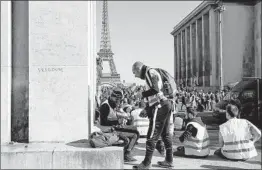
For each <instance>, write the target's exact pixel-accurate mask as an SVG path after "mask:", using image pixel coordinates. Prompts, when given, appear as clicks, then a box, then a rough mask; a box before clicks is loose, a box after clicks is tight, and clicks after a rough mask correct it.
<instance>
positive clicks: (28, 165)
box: [1, 142, 124, 169]
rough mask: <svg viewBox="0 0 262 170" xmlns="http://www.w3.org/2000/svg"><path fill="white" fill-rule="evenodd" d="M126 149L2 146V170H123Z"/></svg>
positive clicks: (76, 145)
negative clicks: (124, 150)
mask: <svg viewBox="0 0 262 170" xmlns="http://www.w3.org/2000/svg"><path fill="white" fill-rule="evenodd" d="M123 159H124V158H123V148H122V147H106V148H91V147H90V146H89V144H88V143H86V142H73V143H69V144H64V143H30V144H23V143H15V144H6V145H1V169H123V162H124V161H123Z"/></svg>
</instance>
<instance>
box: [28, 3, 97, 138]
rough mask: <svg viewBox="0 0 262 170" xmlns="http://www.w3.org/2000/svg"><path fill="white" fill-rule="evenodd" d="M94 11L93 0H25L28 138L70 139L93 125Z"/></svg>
mask: <svg viewBox="0 0 262 170" xmlns="http://www.w3.org/2000/svg"><path fill="white" fill-rule="evenodd" d="M94 13H95V2H94V1H90V2H89V1H76V2H75V1H63V2H62V1H54V2H52V3H49V2H47V1H46V2H45V1H29V31H30V32H29V68H30V71H29V78H30V79H29V82H30V84H29V98H30V100H29V106H30V107H29V108H30V111H29V141H30V142H40V141H45V142H71V141H75V140H79V139H85V138H87V137H88V135H89V134H90V132H91V131H92V123H93V122H92V116H93V113H94V110H93V109H94V106H93V104H94V103H93V101H94V99H95V96H94V93H95V90H94V87H92V86H93V85H94V83H95V82H93V81H95V77H94V76H92V75H94V74H95V67H94V64H95V62H94V61H95V56H96V55H95V44H94V43H95V36H96V35H95V17H94V16H93V15H94ZM54 32H55V34H53V33H54Z"/></svg>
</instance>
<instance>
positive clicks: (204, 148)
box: [184, 122, 210, 156]
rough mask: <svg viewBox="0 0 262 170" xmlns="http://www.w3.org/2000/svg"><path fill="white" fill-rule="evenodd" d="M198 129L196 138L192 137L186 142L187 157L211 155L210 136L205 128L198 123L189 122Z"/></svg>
mask: <svg viewBox="0 0 262 170" xmlns="http://www.w3.org/2000/svg"><path fill="white" fill-rule="evenodd" d="M189 124H192V125H193V126H194V127H195V128H196V129H197V135H196V137H193V136H191V137H190V138H189V139H188V140H186V141H185V142H184V147H185V155H194V156H207V155H209V153H210V149H209V136H208V133H207V130H206V128H205V127H203V126H201V125H200V124H199V123H196V122H189V123H188V124H187V126H188V125H189Z"/></svg>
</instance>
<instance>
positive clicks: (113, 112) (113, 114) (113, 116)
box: [103, 100, 118, 121]
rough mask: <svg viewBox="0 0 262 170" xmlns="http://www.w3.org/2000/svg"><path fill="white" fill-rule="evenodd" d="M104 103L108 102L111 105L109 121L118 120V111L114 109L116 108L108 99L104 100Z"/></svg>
mask: <svg viewBox="0 0 262 170" xmlns="http://www.w3.org/2000/svg"><path fill="white" fill-rule="evenodd" d="M103 104H107V105H108V107H109V114H108V116H107V119H108V120H109V121H116V120H118V118H117V115H116V112H115V111H114V109H113V108H112V107H111V106H110V104H109V103H108V100H106V101H104V102H103Z"/></svg>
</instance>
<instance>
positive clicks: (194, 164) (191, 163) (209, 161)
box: [124, 112, 261, 169]
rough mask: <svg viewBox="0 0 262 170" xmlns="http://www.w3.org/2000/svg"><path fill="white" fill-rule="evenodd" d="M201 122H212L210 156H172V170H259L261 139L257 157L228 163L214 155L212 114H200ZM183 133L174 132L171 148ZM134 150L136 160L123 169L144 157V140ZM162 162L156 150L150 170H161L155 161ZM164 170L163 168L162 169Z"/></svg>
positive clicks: (215, 127) (215, 136)
mask: <svg viewBox="0 0 262 170" xmlns="http://www.w3.org/2000/svg"><path fill="white" fill-rule="evenodd" d="M200 115H201V117H202V118H203V121H204V122H205V123H206V121H209V122H212V123H211V124H208V123H207V125H208V126H207V127H208V134H209V137H210V149H211V152H210V156H209V157H207V158H205V159H193V158H183V157H177V156H174V165H175V166H174V168H173V169H261V139H260V140H259V142H257V143H256V149H257V152H258V156H256V157H255V158H252V159H250V160H248V161H246V162H240V161H229V160H225V159H222V158H220V157H218V156H216V155H214V151H215V150H216V149H218V125H217V124H215V123H214V122H215V120H214V118H213V116H212V113H210V112H206V113H201V114H200ZM182 132H183V131H175V132H174V134H175V135H174V140H173V148H176V147H177V146H180V145H181V143H180V142H179V140H178V137H179V136H180V135H181V134H182ZM138 143H139V144H138V145H136V147H135V149H134V157H135V158H136V159H137V160H138V161H136V162H132V163H125V165H124V168H125V169H132V166H133V165H137V164H139V163H140V162H141V161H142V160H143V159H144V156H145V143H146V138H140V139H139V141H138ZM162 160H164V157H163V156H162V155H160V154H159V153H158V152H157V150H155V152H154V156H153V159H152V168H151V169H161V168H160V167H158V166H157V161H162ZM163 169H164V168H163Z"/></svg>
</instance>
